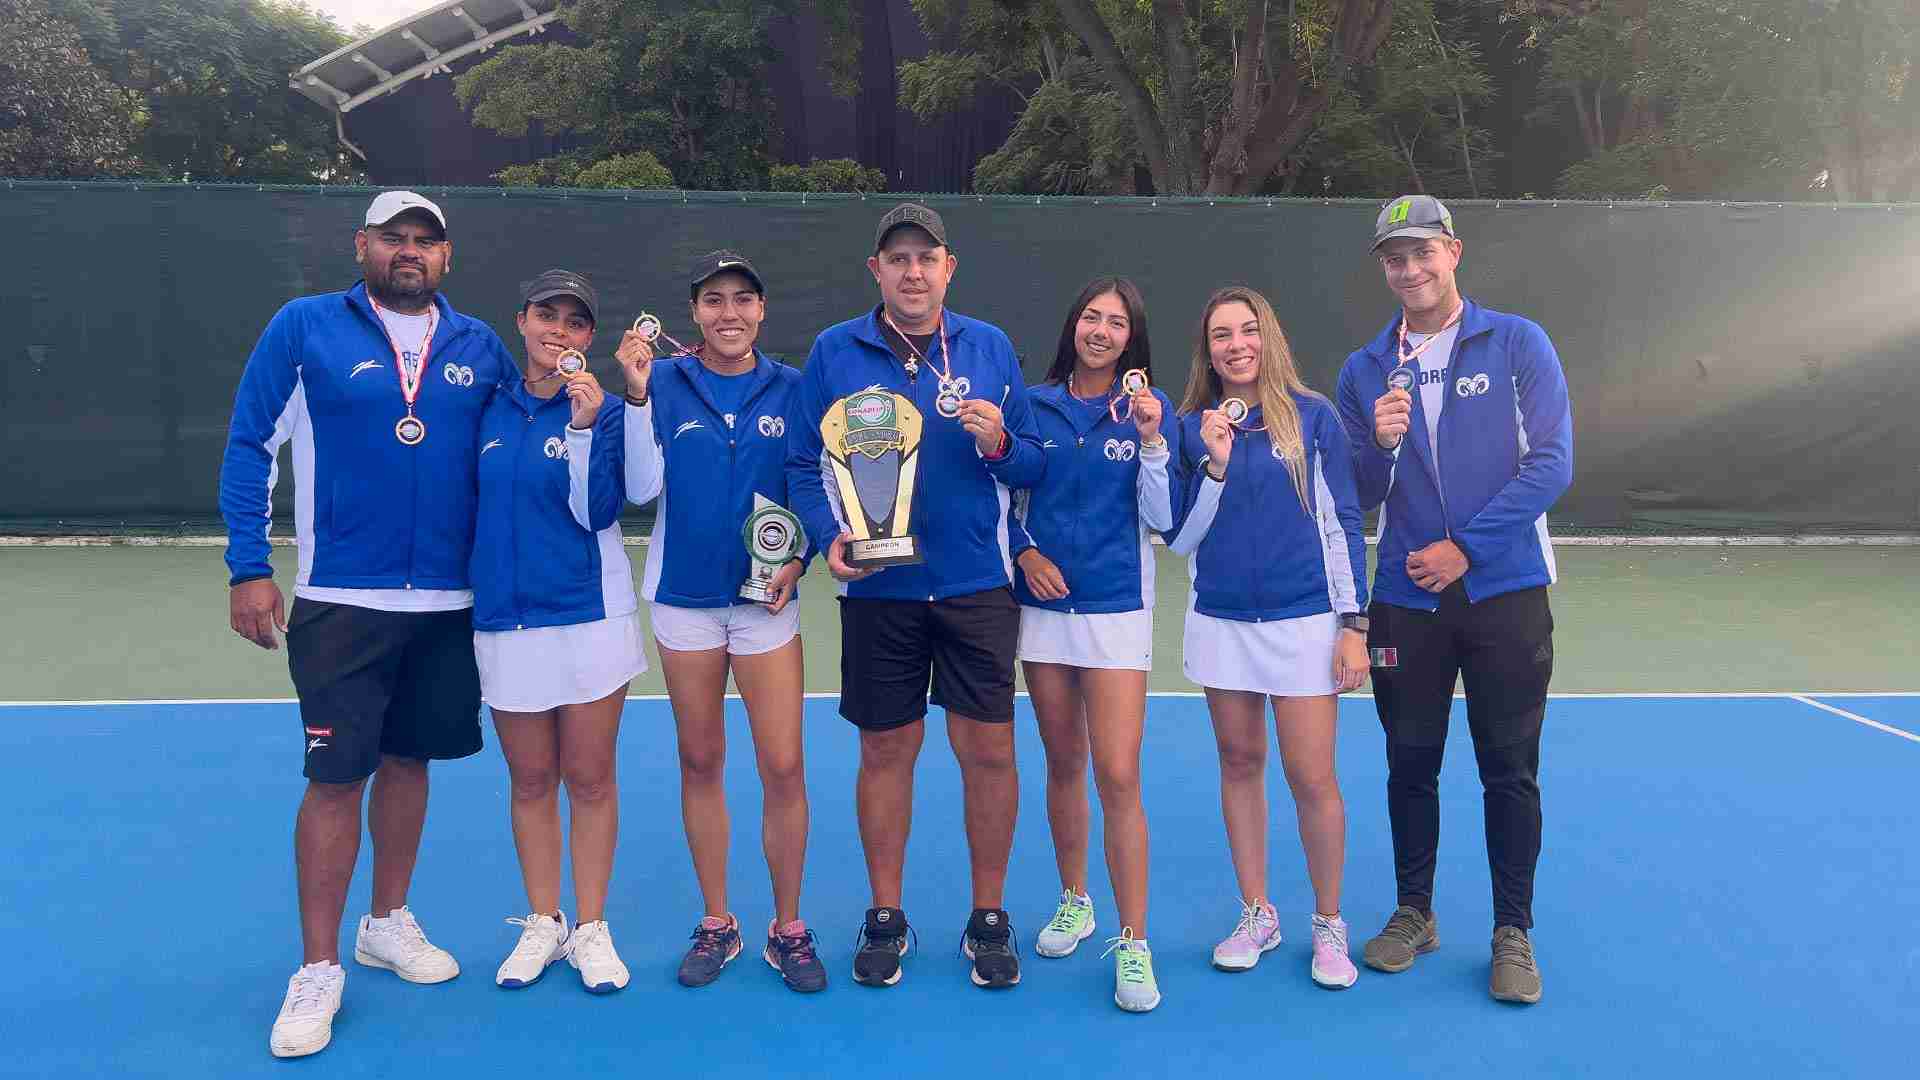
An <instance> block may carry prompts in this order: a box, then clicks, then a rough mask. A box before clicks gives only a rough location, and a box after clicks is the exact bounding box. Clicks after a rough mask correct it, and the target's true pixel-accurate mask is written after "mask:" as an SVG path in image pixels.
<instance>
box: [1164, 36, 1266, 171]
mask: <svg viewBox="0 0 1920 1080" xmlns="http://www.w3.org/2000/svg"><path fill="white" fill-rule="evenodd" d="M1253 2H1255V3H1258V0H1253ZM1188 21H1189V16H1188V14H1187V5H1186V3H1185V0H1153V22H1154V36H1155V38H1156V39H1157V40H1158V42H1159V45H1160V62H1161V63H1162V64H1163V65H1164V66H1165V68H1166V73H1167V78H1166V83H1165V85H1164V88H1163V89H1164V92H1165V94H1166V99H1167V107H1166V113H1165V115H1164V116H1162V118H1161V124H1162V126H1163V128H1164V129H1165V131H1166V139H1167V166H1168V177H1167V179H1168V183H1169V185H1171V186H1169V187H1168V188H1167V194H1169V195H1176V194H1177V195H1191V194H1193V193H1195V192H1197V191H1199V190H1200V184H1201V179H1200V178H1201V176H1202V175H1203V174H1204V173H1205V171H1206V170H1205V160H1206V159H1205V155H1204V152H1203V150H1202V148H1201V143H1200V132H1201V129H1202V127H1203V126H1204V125H1203V124H1202V123H1201V120H1200V117H1199V115H1198V112H1197V109H1196V107H1195V103H1194V100H1193V91H1194V88H1195V87H1196V86H1198V85H1199V76H1198V74H1197V68H1196V67H1195V65H1194V62H1193V50H1192V49H1191V48H1189V47H1188V45H1187V23H1188Z"/></svg>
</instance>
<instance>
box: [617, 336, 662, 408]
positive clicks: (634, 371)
mask: <svg viewBox="0 0 1920 1080" xmlns="http://www.w3.org/2000/svg"><path fill="white" fill-rule="evenodd" d="M613 358H614V359H615V360H618V361H619V362H620V370H621V371H622V372H623V373H624V374H625V375H626V377H627V385H626V390H625V391H624V393H625V395H626V398H627V404H629V405H645V404H646V403H647V380H648V379H649V378H650V377H652V375H653V342H652V341H650V340H648V338H647V336H646V335H645V334H643V333H641V332H640V328H639V326H638V324H636V325H635V327H634V328H633V329H631V330H628V331H627V332H626V333H625V334H622V335H621V336H620V347H619V348H618V349H616V350H614V353H613Z"/></svg>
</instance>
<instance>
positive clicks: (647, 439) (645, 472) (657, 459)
mask: <svg viewBox="0 0 1920 1080" xmlns="http://www.w3.org/2000/svg"><path fill="white" fill-rule="evenodd" d="M620 404H621V406H622V408H621V410H620V412H621V440H620V441H621V443H622V444H623V445H622V447H621V457H622V458H623V459H624V461H623V465H622V470H621V471H622V478H623V479H624V480H625V481H626V487H627V501H628V502H630V503H632V504H634V505H635V506H645V505H646V504H647V503H650V502H652V501H653V500H655V499H657V498H659V497H660V489H661V488H662V487H663V486H665V484H666V479H667V458H666V454H665V453H664V452H663V451H662V450H661V449H660V440H659V437H658V436H657V435H656V434H655V433H654V430H653V400H652V399H651V398H649V399H648V401H647V404H645V405H630V404H628V403H627V402H626V401H625V400H624V399H623V400H622V401H621V402H620Z"/></svg>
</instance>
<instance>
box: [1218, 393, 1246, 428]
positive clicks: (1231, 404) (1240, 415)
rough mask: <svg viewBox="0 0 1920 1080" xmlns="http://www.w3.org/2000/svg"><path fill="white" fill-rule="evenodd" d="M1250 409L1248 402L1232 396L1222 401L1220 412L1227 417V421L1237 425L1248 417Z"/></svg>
mask: <svg viewBox="0 0 1920 1080" xmlns="http://www.w3.org/2000/svg"><path fill="white" fill-rule="evenodd" d="M1248 411H1249V410H1248V409H1247V403H1246V402H1244V401H1242V400H1240V399H1239V398H1237V397H1230V398H1228V399H1227V400H1225V401H1223V402H1221V403H1220V414H1221V415H1222V416H1225V417H1226V418H1227V423H1229V424H1232V425H1234V426H1236V427H1238V426H1239V424H1240V422H1241V421H1242V420H1245V419H1246V418H1247V412H1248Z"/></svg>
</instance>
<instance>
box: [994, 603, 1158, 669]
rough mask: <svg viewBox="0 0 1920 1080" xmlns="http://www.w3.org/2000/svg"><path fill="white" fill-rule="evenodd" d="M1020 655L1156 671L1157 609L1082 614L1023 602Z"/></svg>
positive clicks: (1040, 660)
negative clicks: (1155, 622)
mask: <svg viewBox="0 0 1920 1080" xmlns="http://www.w3.org/2000/svg"><path fill="white" fill-rule="evenodd" d="M1018 656H1019V658H1020V659H1021V660H1030V661H1033V662H1034V663H1038V664H1067V665H1070V666H1072V667H1082V668H1123V669H1127V670H1131V671H1152V670H1153V611H1152V610H1151V609H1149V608H1142V609H1140V610H1139V611H1114V612H1108V613H1104V614H1096V615H1078V614H1074V613H1072V612H1066V611H1049V610H1047V609H1046V608H1037V607H1024V606H1023V607H1021V609H1020V651H1019V653H1018Z"/></svg>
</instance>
